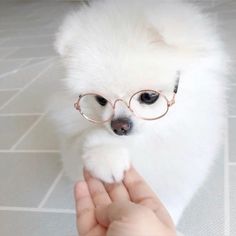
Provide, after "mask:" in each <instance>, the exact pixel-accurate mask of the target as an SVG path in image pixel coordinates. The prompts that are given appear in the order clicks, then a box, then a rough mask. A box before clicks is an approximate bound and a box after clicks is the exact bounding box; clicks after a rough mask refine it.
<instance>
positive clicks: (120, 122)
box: [111, 118, 133, 135]
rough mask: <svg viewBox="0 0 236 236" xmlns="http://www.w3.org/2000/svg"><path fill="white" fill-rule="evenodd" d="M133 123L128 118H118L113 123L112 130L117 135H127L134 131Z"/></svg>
mask: <svg viewBox="0 0 236 236" xmlns="http://www.w3.org/2000/svg"><path fill="white" fill-rule="evenodd" d="M132 126H133V123H132V121H131V120H130V119H128V118H118V119H116V120H112V121H111V128H112V130H113V131H114V133H115V134H117V135H127V134H128V133H130V131H131V129H132Z"/></svg>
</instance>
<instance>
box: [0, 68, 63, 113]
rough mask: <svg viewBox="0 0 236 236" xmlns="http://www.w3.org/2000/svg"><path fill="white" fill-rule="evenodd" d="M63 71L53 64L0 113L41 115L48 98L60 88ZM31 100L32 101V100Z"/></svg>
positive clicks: (45, 107)
mask: <svg viewBox="0 0 236 236" xmlns="http://www.w3.org/2000/svg"><path fill="white" fill-rule="evenodd" d="M63 74H64V69H63V68H62V66H61V65H59V64H55V65H53V66H51V67H50V68H49V69H48V70H47V71H46V72H45V73H43V74H42V75H41V76H40V77H39V78H38V79H37V80H36V81H34V83H32V84H31V85H30V86H29V87H28V88H27V89H26V90H25V91H24V92H23V93H22V94H20V95H19V96H17V97H16V98H15V99H14V100H13V101H12V102H11V103H9V104H8V105H7V106H6V107H5V108H4V109H3V110H1V111H0V113H12V112H13V113H32V112H34V113H43V112H45V110H46V109H47V106H48V103H49V100H50V97H51V96H52V94H53V93H55V91H57V90H58V87H59V86H60V80H61V79H62V78H63ZM32 98H33V99H32Z"/></svg>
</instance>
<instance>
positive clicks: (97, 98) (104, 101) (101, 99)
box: [95, 96, 107, 107]
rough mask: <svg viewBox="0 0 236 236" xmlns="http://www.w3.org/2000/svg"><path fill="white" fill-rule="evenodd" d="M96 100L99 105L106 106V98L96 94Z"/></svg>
mask: <svg viewBox="0 0 236 236" xmlns="http://www.w3.org/2000/svg"><path fill="white" fill-rule="evenodd" d="M95 98H96V101H97V102H98V103H99V104H100V105H101V106H103V107H104V106H106V104H107V100H106V99H105V98H104V97H101V96H96V97H95Z"/></svg>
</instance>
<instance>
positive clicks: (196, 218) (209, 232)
mask: <svg viewBox="0 0 236 236" xmlns="http://www.w3.org/2000/svg"><path fill="white" fill-rule="evenodd" d="M216 206H217V207H216ZM178 228H179V230H180V232H183V234H184V235H186V236H223V235H224V156H223V151H222V152H220V153H219V154H218V157H217V159H216V162H215V163H214V165H213V166H212V168H211V170H210V174H209V176H208V178H207V179H206V181H205V182H204V183H203V185H202V186H201V188H200V189H199V190H198V192H197V193H196V194H195V195H194V197H193V199H192V200H191V202H190V204H189V205H188V207H187V208H186V209H185V211H184V214H183V217H182V219H181V220H180V222H179V225H178Z"/></svg>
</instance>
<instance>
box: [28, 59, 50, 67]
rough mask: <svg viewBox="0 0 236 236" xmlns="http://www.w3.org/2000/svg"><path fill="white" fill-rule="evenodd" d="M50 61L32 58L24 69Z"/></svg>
mask: <svg viewBox="0 0 236 236" xmlns="http://www.w3.org/2000/svg"><path fill="white" fill-rule="evenodd" d="M47 60H48V59H45V58H32V59H30V60H29V62H28V63H26V64H25V65H24V66H23V67H27V66H32V65H34V64H38V63H40V62H44V61H47Z"/></svg>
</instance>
